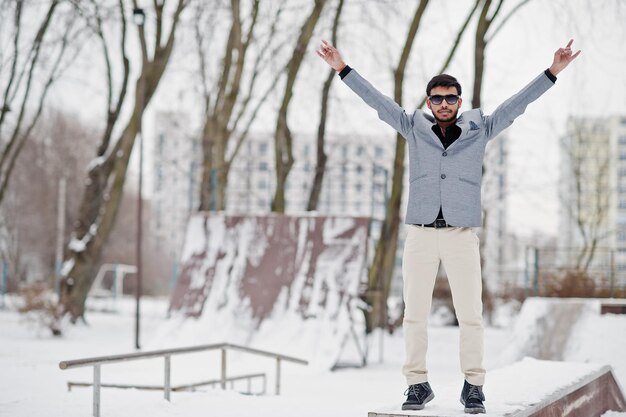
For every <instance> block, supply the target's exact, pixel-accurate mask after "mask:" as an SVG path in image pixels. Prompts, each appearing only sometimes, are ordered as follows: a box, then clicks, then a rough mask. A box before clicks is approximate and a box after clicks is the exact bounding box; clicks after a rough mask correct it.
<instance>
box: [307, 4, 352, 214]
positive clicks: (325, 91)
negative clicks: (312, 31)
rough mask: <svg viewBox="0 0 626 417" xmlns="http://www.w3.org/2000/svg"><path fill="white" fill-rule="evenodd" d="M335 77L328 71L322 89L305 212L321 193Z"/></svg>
mask: <svg viewBox="0 0 626 417" xmlns="http://www.w3.org/2000/svg"><path fill="white" fill-rule="evenodd" d="M343 4H344V0H339V2H338V3H337V8H336V11H335V18H334V19H333V26H332V35H331V43H332V44H333V45H335V47H336V46H337V30H338V28H339V19H340V17H341V11H342V10H343ZM336 77H337V73H336V71H335V70H334V69H332V68H331V69H330V70H329V71H328V76H327V77H326V81H324V86H323V87H322V105H321V114H320V123H319V126H318V128H317V161H316V164H315V176H314V177H313V184H312V185H311V193H310V194H309V201H308V203H307V207H306V209H307V211H313V210H317V205H318V203H319V199H320V195H321V193H322V184H323V183H324V172H325V171H326V161H327V160H328V156H327V155H326V151H325V150H324V147H325V137H326V121H327V115H328V98H329V96H330V94H329V93H330V86H331V85H332V83H333V80H334V79H335V78H336Z"/></svg>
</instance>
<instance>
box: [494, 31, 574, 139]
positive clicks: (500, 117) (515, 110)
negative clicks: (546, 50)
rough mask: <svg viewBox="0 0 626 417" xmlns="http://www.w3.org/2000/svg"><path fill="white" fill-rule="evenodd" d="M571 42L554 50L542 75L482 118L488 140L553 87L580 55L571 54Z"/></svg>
mask: <svg viewBox="0 0 626 417" xmlns="http://www.w3.org/2000/svg"><path fill="white" fill-rule="evenodd" d="M573 42H574V40H573V39H570V41H569V42H568V43H567V46H566V47H565V48H559V49H557V50H556V52H555V53H554V59H553V61H552V65H551V66H550V68H548V69H547V70H545V71H544V73H543V74H540V75H539V76H538V77H537V78H535V79H534V80H533V81H531V82H530V84H528V85H527V86H526V87H524V88H523V89H522V90H521V91H520V92H519V93H517V94H515V95H514V96H513V97H511V98H509V99H508V100H506V101H505V102H504V103H502V104H501V105H499V106H498V108H497V109H496V110H495V111H494V112H493V113H492V114H491V115H489V116H483V121H484V123H485V127H486V129H487V134H488V136H489V139H491V138H494V137H495V136H496V135H498V133H500V132H502V131H503V130H504V129H506V128H507V127H509V126H510V125H511V124H512V123H513V121H514V120H515V119H516V118H517V117H518V116H520V115H522V114H523V113H524V111H526V107H527V106H528V105H529V104H530V103H532V102H533V101H535V100H537V99H538V98H539V97H540V96H541V95H542V94H543V93H545V92H546V91H547V90H548V89H549V88H550V87H552V86H553V85H554V83H555V82H556V75H557V74H558V73H560V72H561V71H563V70H564V69H565V68H566V67H567V66H568V65H569V64H570V62H572V61H573V60H574V59H576V57H577V56H578V55H579V54H580V51H578V52H576V53H575V54H572V49H571V46H572V43H573Z"/></svg>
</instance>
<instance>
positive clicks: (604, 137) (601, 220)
mask: <svg viewBox="0 0 626 417" xmlns="http://www.w3.org/2000/svg"><path fill="white" fill-rule="evenodd" d="M568 126H570V127H571V128H570V129H569V131H568V132H567V134H566V135H565V137H564V138H563V140H562V150H563V154H564V155H565V159H566V160H565V161H564V166H565V167H567V171H566V172H565V173H564V176H565V177H566V178H567V179H568V180H569V181H567V180H566V181H565V182H564V183H565V184H568V185H569V186H570V187H569V189H568V190H566V191H567V193H566V195H562V196H561V198H562V200H563V201H562V206H563V207H564V208H565V209H566V216H567V217H568V219H567V220H568V222H569V223H570V224H572V225H573V226H574V228H575V230H576V231H577V232H578V233H577V235H578V238H573V241H574V242H577V243H578V242H580V249H579V250H577V252H578V253H577V254H576V255H575V260H574V267H575V269H576V270H577V271H581V272H587V270H588V269H589V266H590V265H591V263H592V262H593V259H594V257H595V255H596V250H597V249H598V246H599V244H600V243H601V242H602V240H604V239H606V238H607V236H608V233H609V231H608V230H607V221H608V215H609V210H610V199H611V193H610V192H608V191H609V186H610V178H609V176H610V163H611V156H610V152H611V151H610V149H611V147H610V146H609V143H610V132H609V130H608V129H607V126H606V121H604V120H596V121H595V122H591V120H590V119H570V121H569V123H568ZM599 143H600V144H601V145H600V146H599V145H598V144H599Z"/></svg>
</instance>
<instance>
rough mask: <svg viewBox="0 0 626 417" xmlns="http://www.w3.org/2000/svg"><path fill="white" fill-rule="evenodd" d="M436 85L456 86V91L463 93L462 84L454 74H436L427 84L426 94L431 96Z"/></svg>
mask: <svg viewBox="0 0 626 417" xmlns="http://www.w3.org/2000/svg"><path fill="white" fill-rule="evenodd" d="M435 87H456V93H457V94H458V95H459V96H460V95H461V84H459V82H458V81H457V80H456V78H454V77H453V76H452V75H448V74H439V75H435V76H434V77H433V78H432V80H430V81H429V82H428V85H427V86H426V95H427V96H430V91H431V90H432V89H433V88H435Z"/></svg>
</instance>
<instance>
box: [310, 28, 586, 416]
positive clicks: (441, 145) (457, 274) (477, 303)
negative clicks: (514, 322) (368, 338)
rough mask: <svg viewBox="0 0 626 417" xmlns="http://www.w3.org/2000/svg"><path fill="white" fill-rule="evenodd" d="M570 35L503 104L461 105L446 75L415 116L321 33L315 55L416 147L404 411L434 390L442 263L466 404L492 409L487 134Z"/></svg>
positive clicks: (565, 51)
mask: <svg viewBox="0 0 626 417" xmlns="http://www.w3.org/2000/svg"><path fill="white" fill-rule="evenodd" d="M572 42H573V40H570V41H569V43H568V44H567V46H566V47H565V48H559V49H558V50H557V51H556V52H555V53H554V59H553V62H552V65H551V66H550V68H548V69H547V70H545V71H544V72H542V73H541V74H540V75H539V76H538V77H536V78H535V79H534V80H533V81H531V82H530V84H528V85H527V86H526V87H524V88H523V89H522V90H521V91H520V92H519V93H517V94H515V95H514V96H513V97H511V98H509V99H508V100H507V101H505V102H504V103H502V104H501V105H500V106H499V107H498V108H497V109H496V110H495V111H494V112H493V114H491V115H490V116H485V115H484V114H483V112H482V111H481V110H480V109H473V110H469V111H466V112H463V113H462V114H461V115H459V114H458V112H459V108H460V107H461V104H462V102H463V100H462V99H461V86H460V84H459V83H458V82H457V80H456V79H455V78H454V77H452V76H450V75H447V74H441V75H437V76H435V77H434V78H433V79H432V80H431V81H430V82H429V83H428V85H427V87H426V95H427V97H428V100H427V102H426V105H427V106H428V108H429V109H430V110H431V112H432V116H430V115H428V114H426V113H425V112H423V111H422V110H420V109H417V110H416V111H415V112H414V113H413V114H411V115H408V114H407V113H406V112H405V111H404V110H403V109H402V108H401V107H400V106H399V105H398V104H397V103H395V102H394V101H393V100H391V99H390V98H388V97H386V96H384V95H383V94H381V93H380V92H379V91H378V90H376V89H375V88H374V87H373V86H372V85H371V84H370V83H369V82H367V81H366V80H365V79H364V78H363V77H361V76H360V75H359V74H358V73H357V72H356V70H354V69H352V68H350V67H349V66H347V65H346V64H345V62H344V61H343V59H342V58H341V55H340V53H339V51H337V49H335V48H334V47H333V46H332V45H330V44H329V43H328V42H326V41H322V45H321V46H320V49H319V50H318V51H317V54H318V55H319V56H320V57H321V58H322V59H324V60H325V61H326V62H327V63H328V65H330V66H331V67H332V68H333V69H335V70H336V71H337V72H339V76H340V77H341V79H342V80H343V82H344V83H345V84H346V85H347V86H348V87H350V88H351V89H352V90H353V91H354V92H355V93H356V94H358V95H359V96H360V97H361V98H362V99H363V101H365V102H366V103H367V104H368V105H369V106H370V107H372V108H373V109H374V110H376V111H377V112H378V117H379V118H380V119H381V120H383V121H384V122H386V123H388V124H389V125H390V126H391V127H393V128H394V129H396V130H397V131H398V132H400V134H402V136H404V138H405V139H406V140H407V143H408V147H409V169H410V171H409V174H410V175H409V201H408V206H407V213H406V219H405V222H406V223H407V224H408V227H409V229H408V233H407V237H406V242H405V246H404V255H403V262H402V273H403V279H404V302H405V311H404V323H403V329H404V338H405V344H406V361H405V364H404V367H403V372H404V375H405V376H406V380H407V384H408V386H409V387H408V389H407V390H406V392H405V395H406V396H407V399H406V401H405V402H404V404H402V409H403V410H421V409H423V408H424V405H425V404H426V403H428V402H429V401H431V400H432V399H433V398H434V393H433V391H432V389H431V387H430V385H429V384H428V372H427V370H426V360H425V359H426V349H427V345H428V339H427V320H428V315H429V313H430V308H431V301H432V293H433V287H434V284H435V278H436V275H437V270H438V268H439V263H440V262H442V263H443V266H444V268H445V270H446V273H447V275H448V281H449V282H450V289H451V291H452V299H453V303H454V308H455V311H456V315H457V319H458V322H459V328H460V353H461V355H460V356H461V358H460V359H461V370H462V371H463V374H464V375H465V381H464V385H463V389H462V391H461V403H462V404H463V405H464V407H465V412H466V413H472V414H475V413H484V412H485V406H484V404H483V402H484V401H485V396H484V394H483V389H482V387H483V384H484V380H485V369H484V368H483V323H482V308H483V307H482V300H481V293H482V283H481V269H480V254H479V240H478V236H477V235H476V233H475V232H474V231H473V229H472V228H473V227H480V226H481V225H482V219H481V206H480V187H481V179H482V164H483V158H484V153H485V146H486V145H487V142H488V141H489V140H491V139H493V138H494V137H495V136H497V135H498V134H499V133H500V132H502V131H503V130H504V129H505V128H507V127H509V126H510V125H511V124H512V123H513V121H514V120H515V119H516V118H517V117H518V116H520V115H521V114H523V113H524V111H525V109H526V106H527V105H528V104H530V103H531V102H533V101H535V100H536V99H537V98H539V97H540V96H541V95H542V94H543V93H545V92H546V91H547V90H548V89H549V88H550V87H552V86H553V85H554V82H555V81H556V75H557V74H559V73H560V72H561V71H562V70H563V69H564V68H565V67H567V66H568V65H569V63H570V62H572V61H573V60H574V59H575V58H576V57H577V56H578V54H580V51H578V52H576V53H575V54H572V50H571V46H572Z"/></svg>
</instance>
